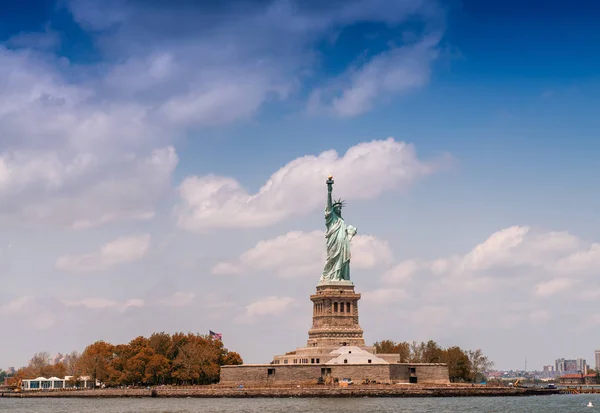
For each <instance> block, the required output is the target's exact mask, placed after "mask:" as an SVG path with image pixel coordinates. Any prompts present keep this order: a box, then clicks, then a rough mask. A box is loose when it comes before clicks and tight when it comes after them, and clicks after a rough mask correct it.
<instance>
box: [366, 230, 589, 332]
mask: <svg viewBox="0 0 600 413" xmlns="http://www.w3.org/2000/svg"><path fill="white" fill-rule="evenodd" d="M596 245H597V244H595V243H588V242H585V241H584V240H582V239H579V238H577V237H575V236H573V235H571V234H569V233H567V232H556V231H541V230H534V229H531V228H529V227H526V226H513V227H509V228H505V229H502V230H499V231H497V232H495V233H493V234H492V235H490V236H489V237H488V238H487V239H486V240H485V241H484V242H482V243H480V244H478V245H476V246H475V247H473V248H472V249H471V250H470V251H468V252H466V253H465V254H463V255H454V256H448V257H441V258H437V259H432V260H423V259H419V258H413V259H409V260H406V261H403V262H400V263H398V264H396V265H395V266H393V267H392V268H391V269H389V270H387V271H384V272H383V274H382V276H381V283H382V286H381V287H380V288H379V289H375V290H373V291H368V292H366V293H364V297H365V302H373V303H376V302H387V303H388V305H389V310H390V311H394V313H395V314H396V315H397V316H399V317H404V318H405V319H406V323H408V324H409V325H411V326H412V327H411V328H413V331H415V332H417V334H424V335H426V334H430V333H432V332H434V331H433V330H427V329H426V325H431V324H432V323H434V322H433V321H431V320H430V321H427V319H428V318H435V319H437V321H435V323H434V324H436V323H437V324H438V325H445V326H450V325H452V326H455V327H456V328H462V327H463V326H464V325H465V324H464V323H465V322H467V321H468V322H469V323H470V326H471V328H473V329H475V330H477V331H485V330H486V329H487V328H489V326H490V325H496V324H497V325H498V326H500V327H502V328H509V329H512V328H517V326H525V325H530V324H536V323H539V322H543V321H547V320H549V319H550V313H549V312H548V310H547V309H545V308H543V306H545V305H547V303H548V301H547V299H551V300H552V303H553V306H554V308H553V313H556V314H557V315H560V316H566V315H567V314H569V311H570V310H569V308H567V307H564V306H563V303H564V304H565V305H567V306H568V307H570V306H571V304H572V303H573V302H578V303H580V305H581V303H583V302H584V301H592V300H594V299H597V297H599V296H600V289H599V287H600V285H599V284H598V283H597V281H596V280H595V275H596V268H597V263H596V257H595V251H596ZM584 283H585V285H587V288H586V289H582V288H580V287H581V286H582V285H584ZM575 286H577V287H578V288H574V287H575ZM409 298H410V303H408V302H407V300H408V299H409ZM424 314H428V315H424ZM440 320H441V321H440ZM461 323H462V324H461ZM445 333H446V334H452V333H451V332H449V330H445Z"/></svg>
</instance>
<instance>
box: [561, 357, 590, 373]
mask: <svg viewBox="0 0 600 413" xmlns="http://www.w3.org/2000/svg"><path fill="white" fill-rule="evenodd" d="M554 367H555V371H556V374H558V375H559V376H563V375H565V374H578V373H582V374H587V367H588V366H587V363H586V361H585V359H582V358H579V359H568V360H567V359H564V358H560V359H556V361H555V362H554Z"/></svg>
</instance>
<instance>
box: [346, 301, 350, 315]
mask: <svg viewBox="0 0 600 413" xmlns="http://www.w3.org/2000/svg"><path fill="white" fill-rule="evenodd" d="M346 312H347V313H349V312H350V303H346Z"/></svg>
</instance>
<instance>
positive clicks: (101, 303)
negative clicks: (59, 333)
mask: <svg viewBox="0 0 600 413" xmlns="http://www.w3.org/2000/svg"><path fill="white" fill-rule="evenodd" d="M62 303H63V304H64V305H66V306H68V307H85V308H89V309H92V310H101V309H105V308H113V307H116V306H117V304H118V303H117V302H116V301H113V300H109V299H106V298H97V297H96V298H94V297H92V298H84V299H82V300H63V301H62Z"/></svg>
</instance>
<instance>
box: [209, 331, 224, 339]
mask: <svg viewBox="0 0 600 413" xmlns="http://www.w3.org/2000/svg"><path fill="white" fill-rule="evenodd" d="M208 334H210V336H211V337H213V338H216V339H217V340H222V339H223V334H221V333H215V332H214V331H212V330H208Z"/></svg>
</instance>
